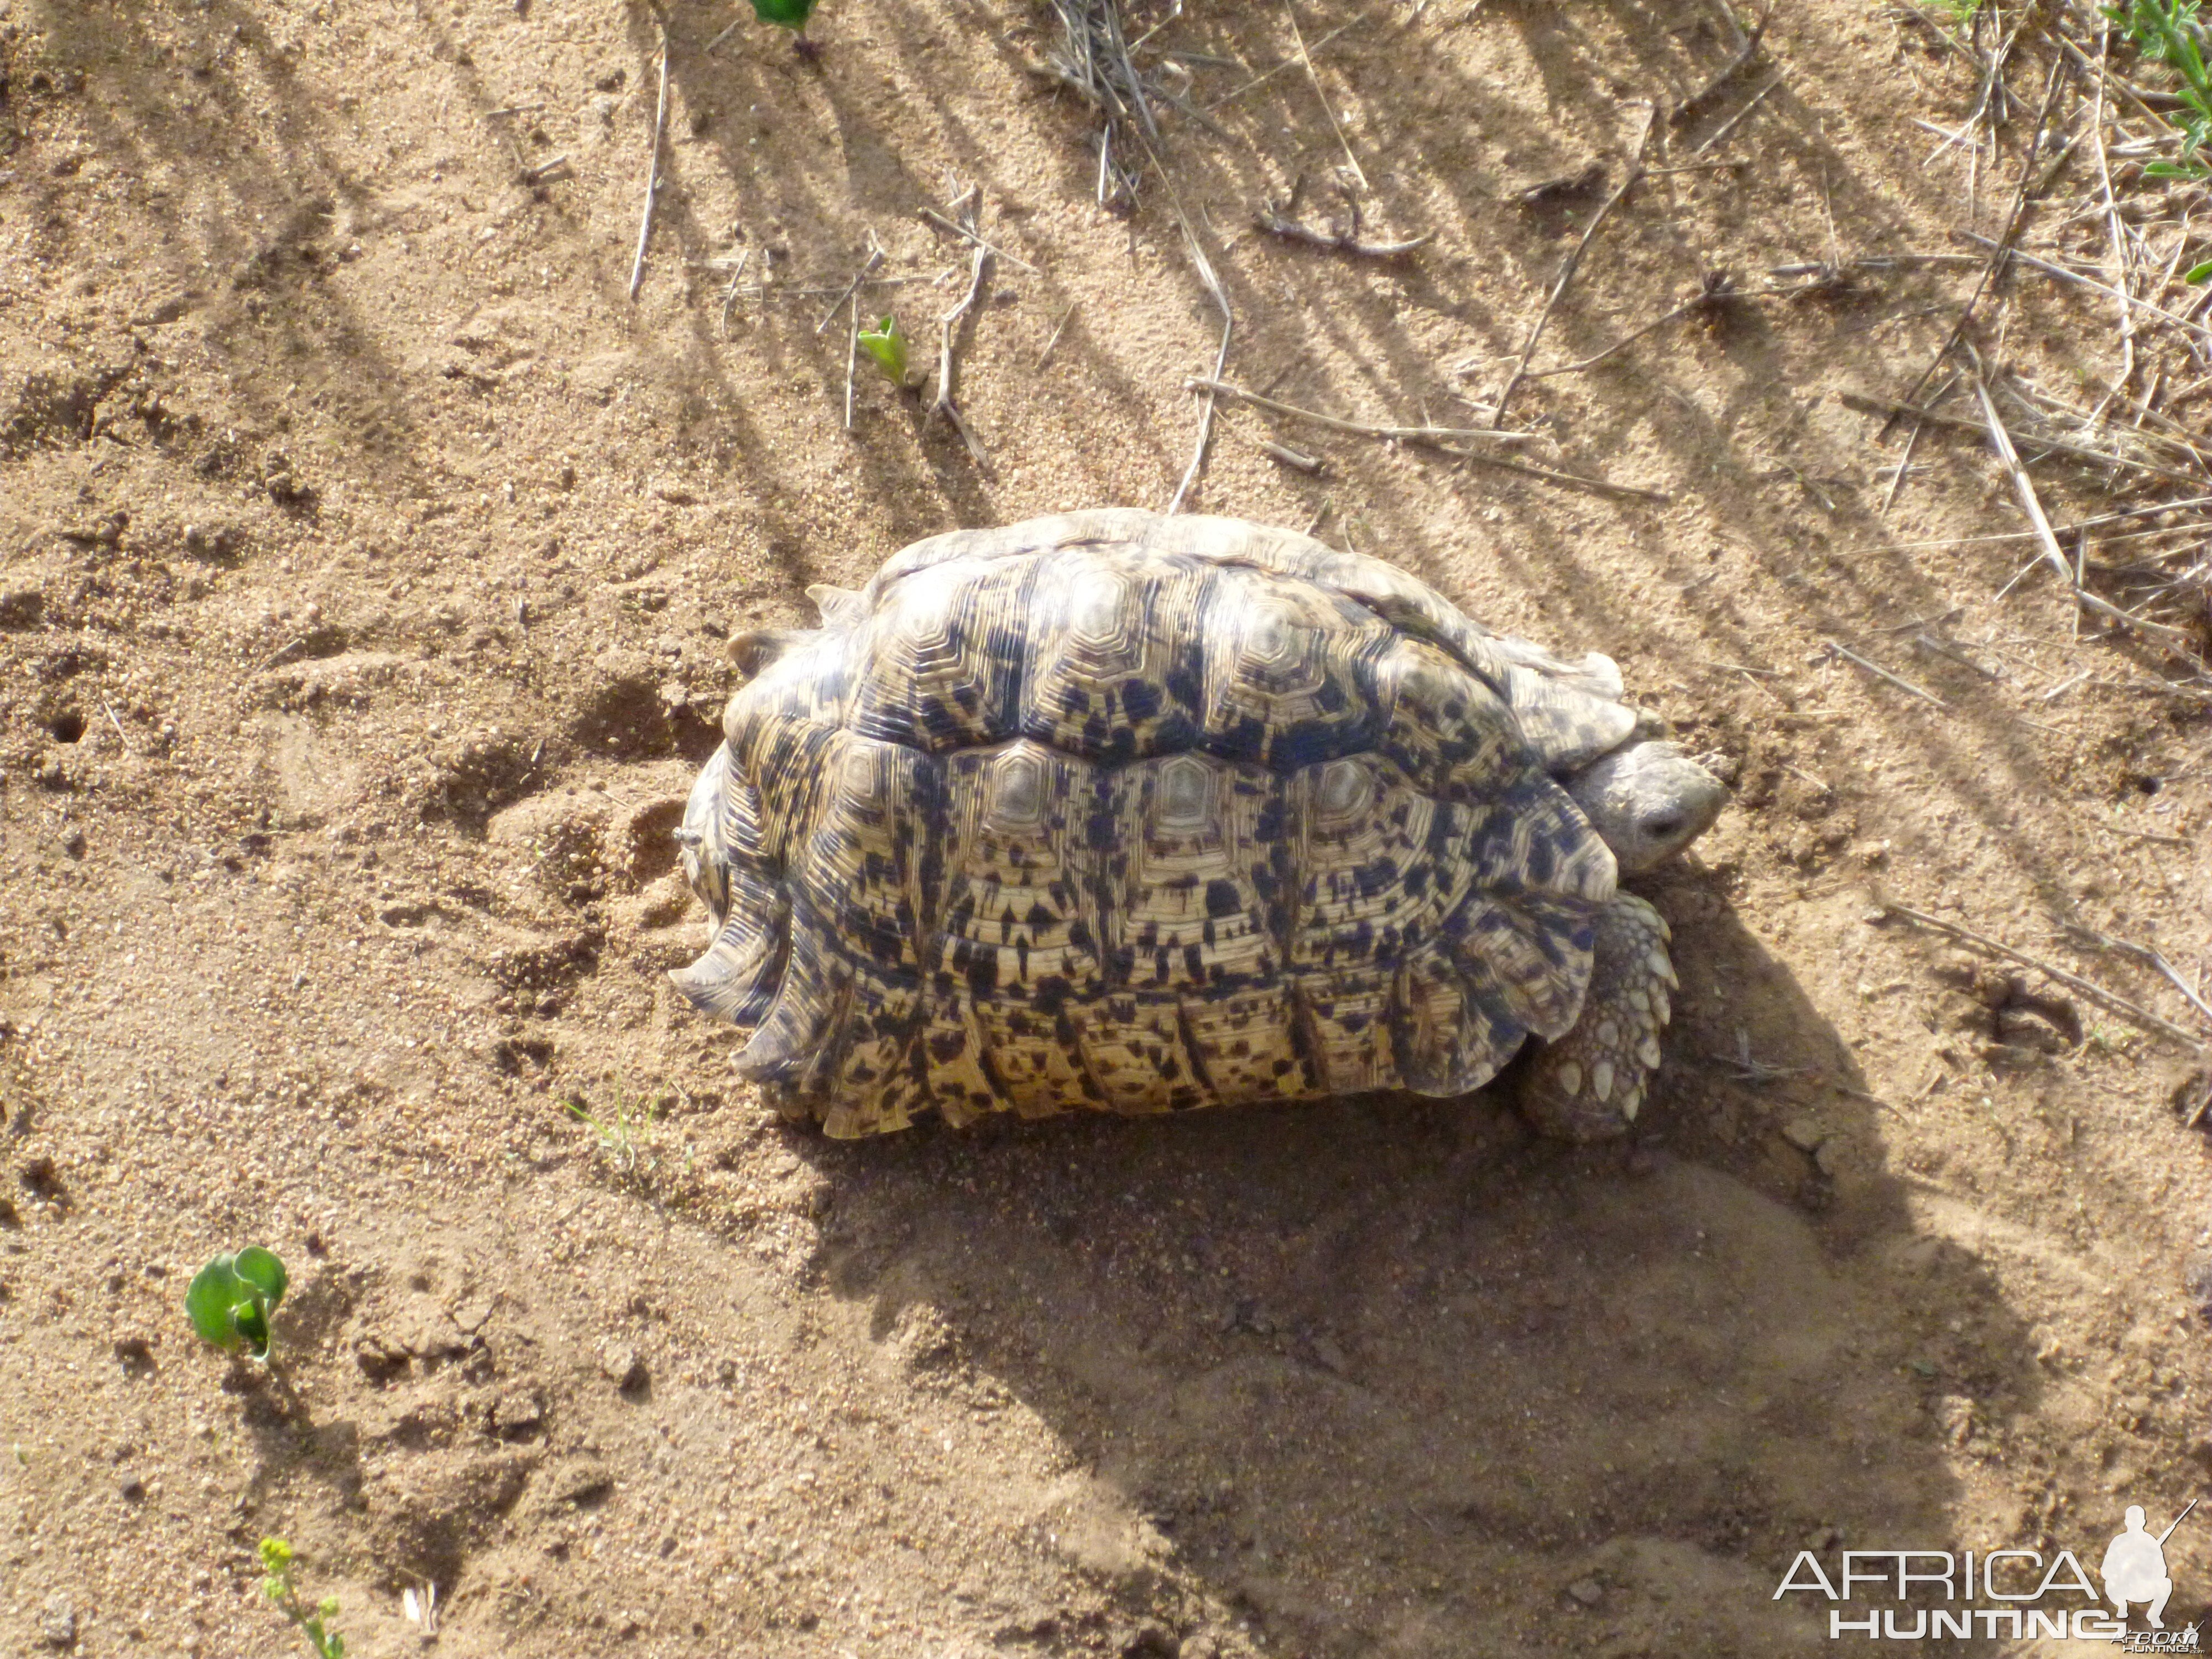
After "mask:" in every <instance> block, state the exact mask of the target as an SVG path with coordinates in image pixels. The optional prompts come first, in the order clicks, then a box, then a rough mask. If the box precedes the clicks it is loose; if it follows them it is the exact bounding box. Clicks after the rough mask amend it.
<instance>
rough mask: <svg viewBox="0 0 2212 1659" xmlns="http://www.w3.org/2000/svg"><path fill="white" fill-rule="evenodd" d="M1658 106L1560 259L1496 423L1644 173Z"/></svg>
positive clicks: (1501, 419) (1501, 393)
mask: <svg viewBox="0 0 2212 1659" xmlns="http://www.w3.org/2000/svg"><path fill="white" fill-rule="evenodd" d="M1658 121H1659V110H1658V106H1656V105H1653V106H1650V108H1649V109H1648V110H1647V111H1646V112H1645V115H1644V131H1642V132H1640V133H1638V135H1637V137H1636V148H1635V149H1633V150H1632V151H1631V152H1630V154H1629V158H1628V176H1627V177H1626V178H1625V179H1622V180H1621V181H1620V185H1619V186H1618V187H1616V188H1615V189H1614V191H1613V194H1612V195H1610V196H1608V197H1606V198H1605V204H1604V205H1603V206H1601V207H1600V208H1599V209H1598V210H1597V211H1596V212H1595V214H1593V215H1591V216H1590V222H1589V223H1588V224H1587V225H1585V226H1583V234H1582V238H1581V240H1579V241H1577V243H1576V244H1575V246H1574V248H1573V251H1572V252H1570V253H1569V254H1568V255H1567V257H1566V258H1565V260H1563V261H1562V262H1561V263H1560V265H1559V275H1558V276H1555V277H1554V278H1553V280H1552V291H1551V292H1550V293H1549V294H1547V295H1545V296H1544V304H1543V307H1542V308H1541V310H1539V311H1538V312H1537V313H1536V320H1535V321H1534V323H1533V324H1531V325H1529V329H1528V339H1527V340H1526V341H1524V342H1523V343H1522V347H1521V356H1520V358H1519V360H1518V361H1517V362H1515V363H1514V365H1513V372H1512V373H1511V374H1509V375H1507V376H1506V377H1505V385H1504V388H1503V389H1502V390H1500V391H1499V392H1498V404H1497V407H1496V410H1495V411H1494V412H1493V413H1492V416H1491V420H1490V423H1491V425H1492V426H1493V427H1497V426H1501V425H1503V424H1504V421H1505V410H1506V406H1507V405H1508V404H1510V403H1511V402H1512V400H1513V393H1514V392H1515V390H1516V388H1517V387H1518V386H1520V384H1521V382H1522V380H1524V379H1526V378H1527V376H1528V360H1529V359H1530V358H1532V357H1534V356H1535V355H1536V343H1537V342H1538V341H1539V340H1541V339H1542V338H1543V337H1544V325H1546V324H1547V323H1548V322H1550V321H1551V320H1552V313H1553V311H1554V310H1556V309H1557V308H1558V307H1559V300H1560V296H1562V295H1565V293H1566V291H1567V284H1568V283H1571V282H1572V281H1574V279H1575V270H1576V267H1577V266H1578V265H1580V264H1582V262H1583V254H1585V253H1587V252H1589V245H1590V242H1591V240H1592V239H1593V238H1595V236H1596V234H1597V233H1598V228H1599V227H1600V226H1601V225H1602V224H1604V223H1605V222H1606V219H1607V216H1609V215H1610V214H1611V213H1612V212H1613V209H1615V208H1616V207H1619V206H1620V202H1621V198H1622V197H1625V196H1626V195H1627V194H1628V192H1629V191H1632V190H1633V189H1635V188H1636V184H1637V180H1638V179H1641V178H1643V177H1644V147H1645V146H1646V145H1648V144H1649V143H1650V142H1651V129H1652V128H1653V127H1654V126H1656V125H1658Z"/></svg>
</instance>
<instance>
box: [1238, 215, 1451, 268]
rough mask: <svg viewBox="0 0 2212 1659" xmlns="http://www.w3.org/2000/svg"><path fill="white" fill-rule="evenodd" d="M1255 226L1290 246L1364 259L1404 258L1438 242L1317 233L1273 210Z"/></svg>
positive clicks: (1254, 219)
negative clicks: (1371, 239)
mask: <svg viewBox="0 0 2212 1659" xmlns="http://www.w3.org/2000/svg"><path fill="white" fill-rule="evenodd" d="M1252 222H1253V223H1254V224H1255V225H1256V226H1258V227H1259V228H1261V230H1264V231H1266V232H1267V234H1268V235H1270V236H1279V237H1281V238H1282V239H1283V240H1285V241H1286V242H1304V244H1305V245H1306V246H1309V247H1319V248H1327V249H1328V250H1329V251H1330V252H1333V253H1351V254H1356V255H1357V256H1358V257H1359V258H1363V259H1396V258H1402V257H1403V256H1405V255H1406V254H1408V253H1411V252H1413V250H1414V249H1415V248H1417V247H1421V246H1425V245H1426V244H1428V243H1429V242H1431V241H1433V240H1436V239H1435V237H1434V235H1433V234H1429V235H1422V236H1416V237H1414V238H1413V239H1412V240H1410V241H1404V242H1364V241H1362V240H1359V238H1358V235H1357V234H1353V233H1351V232H1346V231H1335V230H1316V228H1314V227H1313V226H1311V225H1309V224H1304V223H1301V222H1299V221H1297V220H1296V219H1286V218H1285V217H1284V216H1282V215H1281V214H1279V213H1278V212H1276V211H1275V210H1274V209H1273V207H1272V206H1271V207H1265V208H1262V209H1261V210H1259V211H1258V212H1256V213H1255V214H1254V215H1253V216H1252Z"/></svg>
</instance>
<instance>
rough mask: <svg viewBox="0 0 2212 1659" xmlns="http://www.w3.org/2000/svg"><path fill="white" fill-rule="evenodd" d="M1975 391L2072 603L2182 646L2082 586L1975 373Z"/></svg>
mask: <svg viewBox="0 0 2212 1659" xmlns="http://www.w3.org/2000/svg"><path fill="white" fill-rule="evenodd" d="M1974 390H1975V392H1977V393H1978V395H1979V397H1980V398H1981V400H1982V418H1983V419H1984V421H1985V422H1988V426H1989V434H1990V443H1991V444H1992V445H1993V446H1994V447H1996V452H1997V459H1998V461H1999V462H2000V463H2001V464H2002V465H2003V467H2004V469H2005V471H2006V472H2008V474H2010V475H2011V478H2012V488H2013V494H2014V495H2016V496H2018V497H2019V498H2020V505H2021V511H2022V512H2023V513H2026V514H2027V521H2028V524H2029V525H2030V526H2032V527H2033V529H2034V531H2035V534H2036V539H2037V540H2038V541H2039V542H2040V543H2041V544H2042V549H2043V559H2044V562H2045V563H2046V564H2048V565H2050V566H2051V568H2052V569H2053V570H2054V571H2056V572H2057V575H2058V579H2059V580H2061V581H2062V582H2063V583H2065V584H2066V586H2067V587H2068V588H2069V589H2070V590H2071V591H2072V592H2073V595H2074V602H2075V604H2076V605H2080V606H2081V608H2082V609H2083V610H2085V611H2094V612H2095V613H2096V614H2097V615H2099V616H2100V617H2105V618H2106V619H2107V620H2109V621H2112V622H2116V623H2120V624H2121V625H2122V626H2124V627H2126V628H2130V629H2134V630H2136V632H2137V633H2140V634H2144V635H2148V636H2149V637H2150V638H2152V639H2154V640H2156V641H2159V642H2160V643H2161V644H2163V645H2166V646H2167V647H2171V648H2172V649H2175V650H2182V649H2185V647H2187V645H2188V643H2189V636H2188V635H2186V634H2185V633H2183V632H2182V630H2181V629H2178V628H2169V627H2167V626H2166V624H2165V623H2154V622H2147V621H2145V620H2144V619H2143V618H2142V617H2138V616H2136V615H2134V614H2133V613H2131V612H2130V611H2123V610H2121V609H2120V607H2119V606H2118V605H2114V604H2112V602H2111V601H2110V600H2109V599H2100V598H2099V597H2098V596H2097V595H2096V594H2094V593H2092V592H2089V591H2088V590H2087V588H2085V587H2083V586H2081V576H2080V574H2079V573H2078V572H2076V571H2075V569H2074V568H2073V567H2072V566H2071V565H2069V564H2068V563H2067V562H2066V555H2065V554H2064V553H2063V552H2062V551H2061V550H2060V549H2059V546H2058V538H2057V534H2056V533H2055V532H2053V531H2052V530H2051V520H2049V519H2047V518H2045V516H2044V513H2043V503H2042V501H2040V500H2039V499H2038V498H2037V496H2036V493H2035V483H2034V481H2033V479H2031V478H2030V477H2028V476H2027V468H2026V467H2024V466H2022V465H2021V464H2020V452H2019V451H2018V450H2016V449H2015V448H2014V447H2013V443H2012V435H2011V434H2010V433H2009V432H2008V431H2006V430H2005V425H2004V422H2003V421H2002V419H2001V418H2000V417H1999V416H1998V414H1997V406H1996V399H1994V398H1991V397H1990V388H1989V382H1988V381H1986V380H1983V379H1981V378H1980V377H1979V376H1976V378H1975V380H1974Z"/></svg>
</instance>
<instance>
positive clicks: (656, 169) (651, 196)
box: [629, 28, 668, 305]
mask: <svg viewBox="0 0 2212 1659" xmlns="http://www.w3.org/2000/svg"><path fill="white" fill-rule="evenodd" d="M667 130H668V31H667V30H666V29H665V28H664V29H662V30H661V32H660V93H659V96H658V97H657V98H655V99H654V100H653V149H651V150H650V151H649V152H647V155H646V158H645V214H644V216H643V218H642V219H641V221H640V222H639V224H638V228H637V258H635V259H633V260H631V261H630V267H629V298H630V303H631V304H632V305H635V304H636V303H637V291H638V289H641V288H642V287H644V286H645V249H646V245H647V243H649V242H650V241H652V240H653V204H655V203H656V202H658V201H659V199H660V141H661V136H662V135H663V134H664V133H665V132H666V131H667Z"/></svg>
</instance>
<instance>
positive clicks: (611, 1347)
mask: <svg viewBox="0 0 2212 1659" xmlns="http://www.w3.org/2000/svg"><path fill="white" fill-rule="evenodd" d="M599 1370H600V1372H601V1373H602V1374H603V1375H604V1376H605V1377H606V1379H607V1380H608V1381H609V1382H611V1383H613V1384H614V1385H615V1387H616V1388H617V1389H620V1390H622V1392H623V1393H624V1394H635V1392H636V1391H637V1390H638V1389H641V1388H643V1387H644V1386H645V1383H646V1378H647V1375H648V1373H647V1370H646V1369H645V1361H644V1359H643V1358H641V1356H640V1355H639V1353H638V1351H637V1350H636V1349H635V1348H632V1347H627V1346H623V1345H620V1344H617V1343H609V1344H607V1345H606V1346H605V1347H603V1348H601V1349H600V1350H599Z"/></svg>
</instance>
